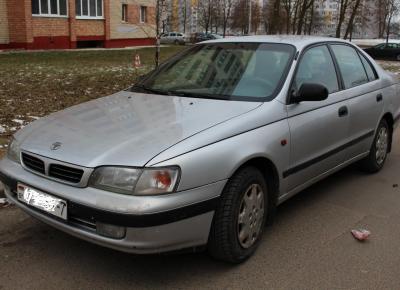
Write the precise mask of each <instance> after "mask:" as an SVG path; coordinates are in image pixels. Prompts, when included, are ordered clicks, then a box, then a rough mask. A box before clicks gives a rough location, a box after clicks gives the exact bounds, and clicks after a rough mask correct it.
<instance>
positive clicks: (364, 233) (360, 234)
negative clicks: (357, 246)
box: [351, 229, 371, 241]
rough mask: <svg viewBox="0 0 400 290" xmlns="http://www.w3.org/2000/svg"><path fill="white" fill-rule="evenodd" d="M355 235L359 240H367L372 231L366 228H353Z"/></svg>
mask: <svg viewBox="0 0 400 290" xmlns="http://www.w3.org/2000/svg"><path fill="white" fill-rule="evenodd" d="M351 234H352V235H353V237H354V238H355V239H357V240H359V241H365V240H366V239H368V237H369V236H370V235H371V232H370V231H368V230H365V229H358V230H351Z"/></svg>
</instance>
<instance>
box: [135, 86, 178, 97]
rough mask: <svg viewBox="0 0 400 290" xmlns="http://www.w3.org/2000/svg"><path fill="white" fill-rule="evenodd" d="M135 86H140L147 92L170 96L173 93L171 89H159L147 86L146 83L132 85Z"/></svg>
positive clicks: (139, 87)
mask: <svg viewBox="0 0 400 290" xmlns="http://www.w3.org/2000/svg"><path fill="white" fill-rule="evenodd" d="M133 88H138V89H140V90H142V91H144V92H146V93H152V94H157V95H166V96H170V95H171V93H170V92H169V91H163V90H157V89H152V88H149V87H146V86H144V85H134V86H133V87H132V89H133Z"/></svg>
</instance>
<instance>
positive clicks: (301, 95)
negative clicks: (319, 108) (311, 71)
mask: <svg viewBox="0 0 400 290" xmlns="http://www.w3.org/2000/svg"><path fill="white" fill-rule="evenodd" d="M328 95H329V92H328V89H327V88H326V87H325V86H324V85H321V84H316V83H304V84H302V85H301V87H300V89H299V91H298V93H297V94H295V95H292V97H291V102H292V103H301V102H319V101H324V100H326V99H327V98H328Z"/></svg>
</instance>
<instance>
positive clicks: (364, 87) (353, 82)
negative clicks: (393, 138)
mask: <svg viewBox="0 0 400 290" xmlns="http://www.w3.org/2000/svg"><path fill="white" fill-rule="evenodd" d="M331 49H332V51H333V54H334V56H335V58H336V61H337V63H338V67H339V69H340V72H341V75H342V77H343V84H344V89H345V90H344V92H345V93H346V95H347V97H348V99H349V101H348V106H349V116H350V125H349V142H351V143H352V144H353V145H352V146H351V147H349V151H348V154H349V155H348V156H347V158H346V159H351V158H354V157H357V156H358V155H361V154H363V153H366V152H367V151H368V150H369V149H370V146H371V144H372V139H373V138H374V135H375V129H376V127H377V125H378V123H379V118H380V116H381V115H382V112H383V106H384V96H383V92H382V90H381V84H380V81H379V80H378V76H377V73H376V71H375V69H374V68H373V66H372V65H371V63H370V61H369V60H368V59H367V58H366V57H365V56H364V55H363V54H362V53H361V52H358V50H357V49H355V48H354V47H352V46H350V45H346V44H334V45H331Z"/></svg>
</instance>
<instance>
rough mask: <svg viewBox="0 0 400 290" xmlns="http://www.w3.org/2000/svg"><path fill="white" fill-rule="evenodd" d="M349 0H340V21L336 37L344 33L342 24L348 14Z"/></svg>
mask: <svg viewBox="0 0 400 290" xmlns="http://www.w3.org/2000/svg"><path fill="white" fill-rule="evenodd" d="M347 4H348V0H340V7H339V22H338V24H337V27H336V37H337V38H340V35H341V34H342V25H343V22H344V18H345V16H346V10H347Z"/></svg>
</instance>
